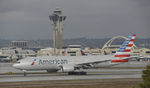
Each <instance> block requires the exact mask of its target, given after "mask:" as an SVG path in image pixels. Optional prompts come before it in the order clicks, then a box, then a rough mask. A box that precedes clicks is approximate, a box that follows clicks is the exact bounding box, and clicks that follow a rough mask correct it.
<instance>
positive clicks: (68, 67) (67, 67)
mask: <svg viewBox="0 0 150 88" xmlns="http://www.w3.org/2000/svg"><path fill="white" fill-rule="evenodd" d="M61 69H62V72H71V71H74V70H75V69H74V66H61Z"/></svg>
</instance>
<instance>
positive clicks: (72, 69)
mask: <svg viewBox="0 0 150 88" xmlns="http://www.w3.org/2000/svg"><path fill="white" fill-rule="evenodd" d="M135 36H136V34H132V35H131V36H129V37H128V39H127V40H125V41H124V43H123V44H122V46H121V47H120V48H119V50H117V51H116V53H115V54H114V55H98V56H44V57H43V56H38V57H27V58H25V59H22V60H19V61H17V62H16V63H14V64H13V67H14V68H16V69H20V70H22V71H24V75H26V73H25V72H26V71H36V70H47V72H49V73H50V72H57V71H59V70H60V71H62V72H68V74H69V75H72V74H74V75H75V74H77V75H85V74H86V72H83V71H82V70H81V69H87V68H91V67H94V66H93V65H94V64H97V63H106V62H109V63H110V64H118V63H125V62H128V60H129V58H130V53H131V48H132V46H133V42H134V39H135Z"/></svg>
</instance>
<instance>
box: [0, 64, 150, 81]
mask: <svg viewBox="0 0 150 88" xmlns="http://www.w3.org/2000/svg"><path fill="white" fill-rule="evenodd" d="M149 63H150V62H129V63H126V64H121V65H117V66H115V67H114V68H99V69H87V70H83V71H86V72H87V75H67V73H61V72H58V73H46V71H38V72H27V73H28V74H27V76H26V77H24V76H23V72H22V71H20V70H17V69H15V68H12V67H11V66H12V64H11V63H10V64H0V82H23V81H50V80H51V81H52V80H84V79H89V80H90V79H122V78H123V79H125V78H131V79H133V78H141V74H142V70H143V69H144V67H145V66H146V65H147V64H149ZM8 72H12V73H13V74H8Z"/></svg>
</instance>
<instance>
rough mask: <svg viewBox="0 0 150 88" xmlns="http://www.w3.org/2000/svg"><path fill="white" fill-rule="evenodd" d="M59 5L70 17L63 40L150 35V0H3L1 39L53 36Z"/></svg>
mask: <svg viewBox="0 0 150 88" xmlns="http://www.w3.org/2000/svg"><path fill="white" fill-rule="evenodd" d="M55 8H60V9H61V10H62V11H63V13H64V15H66V16H67V19H66V21H65V22H64V30H63V39H72V38H83V37H84V38H111V37H114V36H118V35H122V36H128V35H129V34H130V33H135V34H137V37H138V38H150V0H0V39H14V40H35V39H53V38H52V37H53V31H52V26H51V24H50V20H49V15H50V14H52V13H53V11H54V10H55Z"/></svg>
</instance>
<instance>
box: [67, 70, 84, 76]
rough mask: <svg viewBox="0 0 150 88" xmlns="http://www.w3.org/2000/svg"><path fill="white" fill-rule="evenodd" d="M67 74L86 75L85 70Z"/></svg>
mask: <svg viewBox="0 0 150 88" xmlns="http://www.w3.org/2000/svg"><path fill="white" fill-rule="evenodd" d="M68 75H87V73H86V72H83V71H82V72H68Z"/></svg>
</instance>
